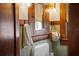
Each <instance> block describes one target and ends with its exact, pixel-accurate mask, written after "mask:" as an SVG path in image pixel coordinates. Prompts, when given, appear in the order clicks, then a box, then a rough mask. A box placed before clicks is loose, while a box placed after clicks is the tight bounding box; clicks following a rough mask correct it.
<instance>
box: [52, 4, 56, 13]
mask: <svg viewBox="0 0 79 59" xmlns="http://www.w3.org/2000/svg"><path fill="white" fill-rule="evenodd" d="M53 12H56V4H55V3H54V4H53Z"/></svg>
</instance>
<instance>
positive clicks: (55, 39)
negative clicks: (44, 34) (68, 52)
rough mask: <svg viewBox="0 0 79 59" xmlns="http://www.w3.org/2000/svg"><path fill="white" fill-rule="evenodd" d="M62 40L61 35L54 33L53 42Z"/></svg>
mask: <svg viewBox="0 0 79 59" xmlns="http://www.w3.org/2000/svg"><path fill="white" fill-rule="evenodd" d="M59 38H60V33H58V32H52V40H53V41H58V40H59Z"/></svg>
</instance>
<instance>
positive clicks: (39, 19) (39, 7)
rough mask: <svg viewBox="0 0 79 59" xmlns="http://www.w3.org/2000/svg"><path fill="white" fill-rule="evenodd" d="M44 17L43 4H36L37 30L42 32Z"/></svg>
mask: <svg viewBox="0 0 79 59" xmlns="http://www.w3.org/2000/svg"><path fill="white" fill-rule="evenodd" d="M42 16H43V7H42V4H38V3H35V30H42V28H43V27H42Z"/></svg>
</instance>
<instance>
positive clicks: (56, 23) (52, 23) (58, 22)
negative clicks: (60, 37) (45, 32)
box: [50, 21, 60, 25]
mask: <svg viewBox="0 0 79 59" xmlns="http://www.w3.org/2000/svg"><path fill="white" fill-rule="evenodd" d="M50 24H51V25H60V21H50Z"/></svg>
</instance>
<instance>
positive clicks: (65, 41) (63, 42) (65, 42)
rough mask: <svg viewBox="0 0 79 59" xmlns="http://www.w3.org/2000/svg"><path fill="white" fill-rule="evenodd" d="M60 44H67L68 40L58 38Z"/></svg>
mask: <svg viewBox="0 0 79 59" xmlns="http://www.w3.org/2000/svg"><path fill="white" fill-rule="evenodd" d="M60 44H61V45H68V40H63V39H62V40H60Z"/></svg>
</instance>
